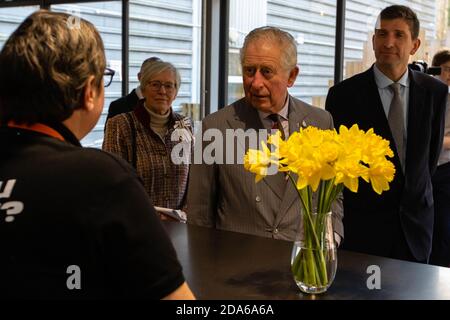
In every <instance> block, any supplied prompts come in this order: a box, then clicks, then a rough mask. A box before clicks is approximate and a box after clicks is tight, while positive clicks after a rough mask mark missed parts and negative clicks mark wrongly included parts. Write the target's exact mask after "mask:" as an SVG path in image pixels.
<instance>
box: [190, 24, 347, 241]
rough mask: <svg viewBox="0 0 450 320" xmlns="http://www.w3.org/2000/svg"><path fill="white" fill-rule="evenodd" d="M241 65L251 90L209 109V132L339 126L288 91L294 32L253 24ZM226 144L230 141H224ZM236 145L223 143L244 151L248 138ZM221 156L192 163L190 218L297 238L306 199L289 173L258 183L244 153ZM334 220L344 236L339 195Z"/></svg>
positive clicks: (216, 225)
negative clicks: (231, 158) (236, 156)
mask: <svg viewBox="0 0 450 320" xmlns="http://www.w3.org/2000/svg"><path fill="white" fill-rule="evenodd" d="M241 65H242V73H243V85H244V91H245V98H242V99H240V100H238V101H236V102H235V103H233V104H231V105H229V106H227V107H225V108H223V109H221V110H219V111H218V112H215V113H213V114H211V115H209V116H207V117H206V118H205V119H204V120H203V122H202V131H203V133H204V132H206V131H207V130H208V129H211V128H214V129H215V130H216V132H217V130H218V131H219V132H221V133H222V135H223V137H225V135H226V131H228V130H229V129H234V130H236V129H242V130H244V132H248V131H249V130H252V129H253V130H260V129H271V128H274V127H276V128H278V129H280V131H281V133H282V136H283V135H284V136H285V137H288V135H289V134H290V133H292V132H294V131H297V130H298V129H299V128H300V126H303V127H306V126H315V127H318V128H321V129H332V128H333V119H332V117H331V115H330V114H329V113H328V112H327V111H325V110H322V109H319V108H315V107H313V106H310V105H308V104H306V103H304V102H302V101H300V100H298V99H296V98H294V97H292V96H291V95H289V93H288V90H287V89H288V88H289V87H292V86H293V85H294V82H295V80H296V78H297V75H298V73H299V68H298V67H297V45H296V42H295V40H294V38H293V37H292V36H291V35H290V34H289V33H287V32H284V31H282V30H280V29H278V28H274V27H262V28H257V29H255V30H253V31H251V32H250V33H249V34H248V35H247V37H246V38H245V41H244V45H243V48H242V49H241ZM241 132H242V131H241ZM259 132H261V131H259ZM265 132H267V130H265ZM203 140H205V139H203ZM201 143H202V141H198V140H197V141H196V145H197V147H201V148H203V149H202V150H205V147H207V146H206V145H205V143H203V146H200V144H201ZM227 148H230V146H229V145H227V146H226V147H225V146H224V149H227ZM232 148H233V149H234V150H230V149H227V150H225V151H223V154H224V157H225V156H226V154H227V153H229V152H233V151H236V149H239V148H244V149H245V151H246V150H248V145H245V146H243V145H242V144H239V143H237V144H234V145H233V146H232ZM242 151H244V150H242ZM238 153H239V152H238ZM234 154H236V152H235V153H234ZM216 156H217V155H216ZM219 158H220V155H219ZM222 160H223V159H219V161H216V162H215V163H213V164H207V163H205V161H203V162H202V163H201V164H198V163H193V164H191V168H190V178H189V179H190V181H189V187H188V199H187V216H188V223H189V224H193V225H199V226H207V227H212V228H217V229H222V230H229V231H235V232H241V233H248V234H253V235H257V236H262V237H268V238H275V239H284V240H294V239H295V237H296V234H297V233H298V231H299V227H300V226H301V203H300V200H299V198H298V195H297V192H296V190H295V187H294V186H293V185H292V183H290V182H289V181H287V180H286V178H285V175H284V174H283V173H281V172H278V173H277V174H275V175H268V176H266V177H265V178H264V179H263V181H260V182H259V183H255V176H254V174H253V173H250V172H248V171H246V170H245V169H244V166H243V164H242V159H235V161H236V162H234V163H232V164H230V163H229V161H228V162H227V163H224V161H222ZM239 160H241V161H240V162H239ZM206 162H208V161H206ZM333 223H334V227H335V235H336V236H337V238H340V237H342V236H343V226H342V206H341V205H340V203H337V205H336V204H335V205H334V209H333Z"/></svg>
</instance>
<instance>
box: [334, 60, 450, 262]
mask: <svg viewBox="0 0 450 320" xmlns="http://www.w3.org/2000/svg"><path fill="white" fill-rule="evenodd" d="M409 72H410V88H409V108H408V127H407V147H406V161H405V162H406V163H405V173H403V172H402V169H401V166H400V161H399V158H398V155H397V150H396V149H395V143H394V140H393V137H392V133H391V130H390V128H389V124H388V121H387V117H386V114H385V112H384V110H383V105H382V103H381V99H380V96H379V92H378V87H377V85H376V83H375V77H374V72H373V66H372V68H370V69H369V70H367V71H365V72H363V73H360V74H357V75H355V76H353V77H352V78H350V79H347V80H345V81H342V82H341V83H339V84H337V85H336V86H334V87H332V88H331V89H330V91H329V93H328V96H327V101H326V109H327V110H328V111H329V112H330V113H331V114H332V116H333V120H334V123H335V127H336V128H337V129H338V128H339V126H340V125H341V124H343V125H345V126H347V127H350V126H351V125H353V124H355V123H357V124H358V126H359V127H360V129H362V130H368V129H370V128H373V129H374V131H375V133H376V134H378V135H380V136H382V137H383V138H385V139H387V140H389V141H390V146H391V148H392V150H393V151H394V154H395V156H394V158H393V159H391V161H393V163H394V165H395V167H396V173H395V177H394V180H393V181H392V182H391V184H390V190H389V191H387V192H384V193H383V194H382V195H381V196H380V195H378V194H376V193H375V192H374V191H373V190H372V188H371V186H370V184H368V183H365V182H364V181H362V180H360V185H359V190H358V193H352V192H350V191H349V190H345V191H344V216H345V218H344V227H345V232H346V237H345V242H344V248H347V249H349V250H355V251H360V252H365V253H369V254H375V255H381V256H387V257H392V258H399V257H396V256H395V255H394V256H392V249H393V248H394V247H395V246H396V245H397V242H398V241H399V239H402V238H400V237H404V238H403V242H404V241H405V240H406V243H407V246H408V247H409V250H410V253H411V254H412V255H413V257H414V258H415V259H416V260H417V261H427V260H428V258H429V255H430V251H431V241H432V236H433V220H434V208H433V190H432V185H431V176H432V174H433V172H434V171H435V169H436V165H437V161H438V157H439V153H440V150H441V147H442V139H443V130H444V115H445V106H446V101H447V94H448V88H447V86H446V85H445V84H443V83H442V82H440V81H439V80H437V79H434V78H433V77H431V76H429V75H426V74H423V73H420V72H417V71H413V70H411V69H410V70H409Z"/></svg>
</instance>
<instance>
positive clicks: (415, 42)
mask: <svg viewBox="0 0 450 320" xmlns="http://www.w3.org/2000/svg"><path fill="white" fill-rule="evenodd" d="M419 48H420V39H419V38H417V39H413V48H412V50H411V52H410V53H409V54H410V55H414V54H415V53H416V51H417V50H418V49H419Z"/></svg>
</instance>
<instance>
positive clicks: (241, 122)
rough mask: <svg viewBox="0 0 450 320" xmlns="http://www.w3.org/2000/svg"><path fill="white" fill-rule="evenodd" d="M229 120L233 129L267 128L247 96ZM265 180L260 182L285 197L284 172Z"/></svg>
mask: <svg viewBox="0 0 450 320" xmlns="http://www.w3.org/2000/svg"><path fill="white" fill-rule="evenodd" d="M227 121H228V123H229V126H230V128H233V129H242V130H244V131H245V130H248V129H254V130H256V131H258V130H261V129H265V128H264V125H263V124H262V122H261V119H260V118H259V114H258V111H257V110H256V109H255V108H253V107H252V106H251V105H249V104H247V103H246V101H245V98H244V99H241V100H240V101H239V102H238V103H236V107H235V115H234V117H233V118H232V119H229V120H227ZM237 147H241V148H243V149H244V150H245V152H247V150H248V145H242V144H240V146H237ZM258 147H260V144H258ZM263 181H264V182H260V183H265V184H267V185H268V186H269V188H270V189H271V190H272V191H273V192H274V193H275V195H276V196H277V197H278V198H279V199H280V200H281V199H283V195H284V189H285V183H286V180H285V179H284V174H282V173H277V174H275V175H268V176H266V177H265V178H264V179H263Z"/></svg>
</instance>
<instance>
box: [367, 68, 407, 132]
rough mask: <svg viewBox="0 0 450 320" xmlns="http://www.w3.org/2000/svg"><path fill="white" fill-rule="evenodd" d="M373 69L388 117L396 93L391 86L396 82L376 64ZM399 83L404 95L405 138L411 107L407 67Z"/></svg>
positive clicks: (402, 95)
mask: <svg viewBox="0 0 450 320" xmlns="http://www.w3.org/2000/svg"><path fill="white" fill-rule="evenodd" d="M373 71H374V74H375V82H376V84H377V87H378V93H379V94H380V98H381V103H382V104H383V109H384V113H385V115H386V119H387V117H388V115H389V108H390V106H391V102H392V99H393V98H394V93H393V92H392V89H391V88H390V87H389V86H390V85H391V84H393V83H394V81H392V80H391V79H389V78H388V77H387V76H385V75H384V73H383V72H381V71H380V69H378V68H377V66H376V65H374V66H373ZM397 83H399V84H400V95H401V97H402V100H403V102H404V105H403V118H404V128H405V131H404V134H405V138H406V136H407V129H408V111H409V110H408V109H409V84H410V79H409V69H406V72H405V73H404V74H403V76H402V77H401V78H400V80H398V81H397Z"/></svg>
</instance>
